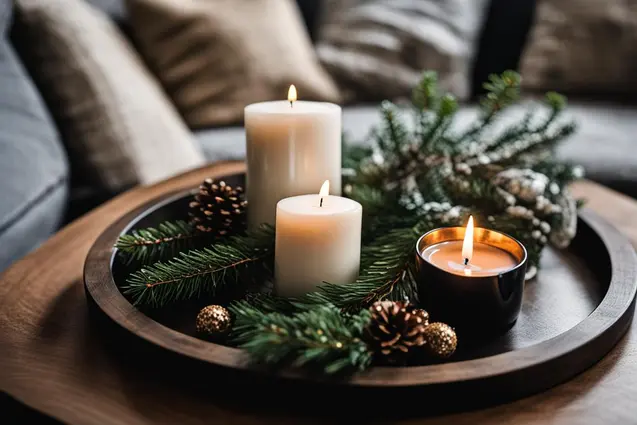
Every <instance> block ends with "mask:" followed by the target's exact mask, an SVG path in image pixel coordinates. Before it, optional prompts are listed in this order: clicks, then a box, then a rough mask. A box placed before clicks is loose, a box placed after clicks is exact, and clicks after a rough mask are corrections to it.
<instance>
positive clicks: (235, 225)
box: [188, 178, 247, 236]
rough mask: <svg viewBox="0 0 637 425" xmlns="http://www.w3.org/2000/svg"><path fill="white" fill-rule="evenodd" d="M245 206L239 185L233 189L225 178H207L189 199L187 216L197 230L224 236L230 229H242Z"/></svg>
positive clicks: (244, 219)
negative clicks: (217, 179)
mask: <svg viewBox="0 0 637 425" xmlns="http://www.w3.org/2000/svg"><path fill="white" fill-rule="evenodd" d="M246 205H247V202H246V200H245V195H244V192H243V188H242V187H239V186H237V187H236V188H232V187H231V186H229V185H227V184H226V183H225V182H224V181H220V182H218V183H217V182H215V181H214V180H212V179H210V178H208V179H206V180H204V181H203V183H202V184H201V185H200V186H199V193H197V194H196V195H195V199H194V200H193V201H192V202H190V212H189V213H188V215H189V216H190V218H191V222H192V223H193V224H194V225H195V226H196V228H197V230H199V231H200V232H205V233H212V232H214V233H215V234H216V235H217V236H224V235H226V234H228V233H229V232H230V231H231V230H233V229H235V230H239V229H240V230H243V229H245V226H246Z"/></svg>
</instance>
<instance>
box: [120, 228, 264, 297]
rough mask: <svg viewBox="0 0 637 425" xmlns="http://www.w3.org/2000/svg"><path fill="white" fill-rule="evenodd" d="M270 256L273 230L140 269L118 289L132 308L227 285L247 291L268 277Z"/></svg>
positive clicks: (211, 290)
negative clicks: (127, 298) (129, 301)
mask: <svg viewBox="0 0 637 425" xmlns="http://www.w3.org/2000/svg"><path fill="white" fill-rule="evenodd" d="M273 253H274V231H273V230H272V229H270V228H264V229H262V230H260V231H258V232H256V233H253V234H249V235H247V236H233V237H230V238H228V239H227V240H226V241H224V243H218V244H214V245H212V246H210V247H209V248H204V249H201V250H193V251H188V252H185V253H181V254H180V255H179V256H178V257H176V258H174V259H173V260H171V261H169V262H165V263H162V262H160V263H155V264H153V265H151V266H149V267H145V268H142V269H141V270H139V271H137V272H135V273H133V274H132V275H131V276H130V277H129V278H128V279H127V281H126V285H125V286H124V287H123V288H122V290H123V292H124V294H126V295H129V296H131V297H132V299H133V301H134V303H135V304H136V305H151V306H154V307H160V306H163V305H166V304H168V303H171V302H175V301H181V300H187V299H191V298H193V297H197V296H199V295H200V294H202V293H211V294H214V293H215V291H217V290H218V289H220V288H221V287H224V286H227V285H234V286H236V285H241V287H244V288H247V287H248V286H249V285H250V284H251V283H254V282H255V281H259V280H261V281H262V280H265V279H266V278H267V277H268V276H270V275H271V263H272V257H273Z"/></svg>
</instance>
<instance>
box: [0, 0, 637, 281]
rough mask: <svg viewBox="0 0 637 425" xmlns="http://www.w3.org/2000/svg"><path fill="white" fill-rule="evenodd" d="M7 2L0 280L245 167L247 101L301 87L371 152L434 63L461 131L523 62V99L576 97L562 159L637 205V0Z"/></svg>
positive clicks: (0, 20) (0, 109)
mask: <svg viewBox="0 0 637 425" xmlns="http://www.w3.org/2000/svg"><path fill="white" fill-rule="evenodd" d="M0 5H1V6H0V31H1V33H2V43H1V44H0V128H2V132H1V133H0V271H1V270H2V269H4V268H6V267H7V266H8V265H9V264H10V263H12V262H13V261H15V260H16V259H18V258H20V257H21V256H23V255H24V254H25V253H27V252H28V251H30V250H31V249H33V248H34V247H36V246H37V245H38V244H40V243H41V242H42V241H44V240H46V239H47V238H48V237H49V236H50V235H51V234H52V233H54V232H55V231H56V230H57V229H59V228H60V227H61V226H63V225H64V224H65V223H68V222H69V221H71V220H73V219H75V218H77V217H79V216H81V215H82V214H84V213H85V212H87V211H89V210H91V209H93V208H95V207H97V206H99V205H100V204H101V203H103V202H105V201H107V200H108V199H110V198H112V197H113V196H115V195H117V194H118V193H121V192H123V191H125V190H127V189H129V188H131V187H133V186H136V185H139V184H151V183H154V182H156V181H159V180H161V179H164V178H168V177H170V176H172V175H174V174H176V173H179V172H182V171H185V170H188V169H191V168H194V167H198V166H201V165H203V164H205V163H209V162H213V161H218V160H222V159H242V158H243V157H244V155H245V140H244V131H243V128H242V120H243V108H244V107H245V106H246V105H247V104H250V103H254V102H259V101H264V100H274V99H285V96H286V94H287V88H288V86H289V85H290V84H295V85H296V87H297V89H298V93H299V99H302V100H322V101H331V102H336V103H339V104H341V105H343V106H344V115H343V120H344V121H343V125H344V131H345V133H346V134H347V135H348V140H350V139H351V140H352V141H353V142H357V143H358V142H360V143H363V142H364V139H365V137H366V136H367V135H368V134H369V131H370V129H371V128H372V127H373V126H374V125H375V124H376V123H377V122H378V120H379V116H378V104H379V102H380V101H381V100H383V99H391V100H394V101H396V102H401V101H404V99H407V98H408V97H409V95H410V91H411V89H412V87H413V86H414V85H415V84H416V82H417V81H418V79H419V78H420V76H421V74H422V72H423V71H424V70H435V71H437V72H438V76H439V80H440V82H441V85H442V86H443V87H444V88H445V89H446V90H448V91H450V92H451V93H453V94H454V95H455V96H456V97H457V98H458V99H460V100H461V101H462V102H463V105H465V106H464V107H463V110H462V111H461V112H460V114H459V120H460V121H463V120H464V121H465V122H466V121H467V120H470V119H471V118H472V117H473V116H474V114H475V107H474V104H475V102H476V100H477V99H479V96H480V95H481V93H482V82H484V81H485V80H486V79H487V77H488V75H489V74H491V73H500V72H502V71H504V70H506V69H514V70H517V71H519V72H520V73H521V74H522V77H523V88H524V90H525V93H526V95H527V96H528V99H529V100H528V101H527V102H532V101H533V99H536V98H538V96H540V95H541V94H542V93H544V92H545V91H547V90H556V91H559V92H562V93H564V94H566V95H568V96H569V99H570V101H571V106H570V114H571V115H572V116H574V118H575V119H576V120H577V121H578V122H579V124H580V130H579V132H578V133H577V135H576V136H575V137H573V138H572V139H571V140H569V141H568V142H567V143H566V144H565V145H564V146H562V147H561V148H560V150H559V155H560V156H561V157H563V158H564V159H567V160H570V161H574V162H578V163H581V164H583V165H584V166H585V168H586V170H587V176H588V177H589V178H592V179H594V180H597V181H599V182H601V183H603V184H606V185H608V186H610V187H612V188H614V189H616V190H619V191H622V192H624V193H626V194H628V195H630V196H637V185H636V184H635V182H637V154H635V152H634V144H635V143H634V141H633V137H634V135H635V134H637V119H636V118H637V109H636V108H635V107H634V106H632V104H633V100H634V95H635V92H636V91H637V84H636V82H637V79H635V72H634V71H635V70H636V64H637V62H636V61H637V52H636V51H635V50H637V0H606V1H599V0H516V1H511V0H15V1H10V0H0ZM530 104H531V103H525V105H523V106H524V107H526V106H528V105H530ZM516 111H517V112H516ZM518 112H519V113H520V114H521V113H523V109H522V108H520V109H519V110H515V109H514V115H515V114H516V113H518Z"/></svg>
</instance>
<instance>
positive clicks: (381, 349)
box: [366, 301, 427, 364]
mask: <svg viewBox="0 0 637 425" xmlns="http://www.w3.org/2000/svg"><path fill="white" fill-rule="evenodd" d="M370 312H371V313H372V320H371V322H370V324H369V325H368V326H367V329H366V339H367V342H368V344H369V345H370V346H371V347H372V348H373V349H374V352H375V353H376V354H377V357H378V358H379V359H381V361H383V362H385V363H391V364H397V363H404V362H405V361H406V360H407V358H408V356H409V354H410V350H411V349H412V348H415V347H420V346H422V345H423V344H424V342H425V339H424V336H423V333H424V331H425V327H426V325H427V322H426V321H425V320H423V316H422V314H414V313H412V310H411V308H410V306H409V303H408V302H395V301H377V302H375V303H374V304H373V305H372V306H371V307H370Z"/></svg>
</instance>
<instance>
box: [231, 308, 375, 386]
mask: <svg viewBox="0 0 637 425" xmlns="http://www.w3.org/2000/svg"><path fill="white" fill-rule="evenodd" d="M229 309H230V311H231V312H232V314H233V316H234V325H233V336H234V339H235V342H236V343H237V344H238V345H239V347H241V348H243V349H245V350H246V351H248V353H250V357H251V359H252V361H253V362H254V363H257V364H262V365H273V366H276V365H292V366H296V367H307V368H310V369H313V370H320V371H322V372H323V373H325V374H336V373H345V372H352V371H355V370H364V369H365V368H367V366H369V364H370V363H371V360H372V355H373V354H372V353H371V352H370V349H369V347H368V346H367V344H365V342H363V339H362V336H363V331H364V329H365V327H366V326H367V323H369V320H370V314H369V312H368V311H367V310H362V311H360V312H359V313H357V314H354V315H349V314H342V313H341V311H340V309H338V308H337V307H335V306H333V305H330V304H322V305H317V306H315V307H314V308H312V309H310V310H301V311H299V312H296V313H294V314H291V315H286V314H282V313H280V312H264V311H263V310H262V309H260V308H258V307H255V306H254V305H253V304H252V303H250V302H246V301H237V302H234V303H233V304H232V305H230V307H229Z"/></svg>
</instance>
